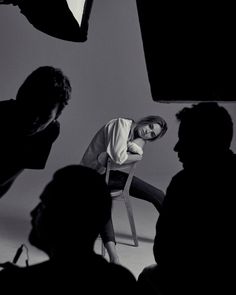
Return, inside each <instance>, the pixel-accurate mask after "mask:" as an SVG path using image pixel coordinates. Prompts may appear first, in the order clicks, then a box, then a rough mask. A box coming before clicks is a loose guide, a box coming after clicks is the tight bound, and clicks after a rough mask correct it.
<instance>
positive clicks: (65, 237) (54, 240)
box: [0, 165, 136, 294]
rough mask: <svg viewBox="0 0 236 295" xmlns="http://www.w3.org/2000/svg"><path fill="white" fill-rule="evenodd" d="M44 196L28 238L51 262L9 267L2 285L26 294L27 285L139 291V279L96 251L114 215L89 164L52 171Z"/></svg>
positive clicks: (54, 289) (71, 290)
mask: <svg viewBox="0 0 236 295" xmlns="http://www.w3.org/2000/svg"><path fill="white" fill-rule="evenodd" d="M40 199H41V201H40V203H39V204H38V205H37V206H36V208H35V209H34V210H33V211H32V212H31V216H32V221H31V223H32V230H31V232H30V235H29V241H30V243H31V244H32V245H34V246H36V247H37V248H39V249H40V250H42V251H44V252H45V253H47V254H48V256H49V260H47V261H44V262H42V263H38V264H35V265H32V266H29V267H14V268H6V269H5V270H3V271H2V272H0V282H1V287H5V286H7V283H10V282H12V284H9V288H8V291H9V293H10V294H13V293H11V291H15V290H17V291H18V293H21V292H22V294H23V293H24V294H25V292H27V291H29V290H27V285H28V284H30V285H31V286H35V289H31V290H30V291H31V292H32V294H35V292H36V293H37V294H38V293H40V294H43V292H45V291H46V292H47V293H48V292H49V293H50V291H51V292H52V293H51V294H55V293H57V292H59V291H60V292H63V291H64V292H65V291H66V293H63V294H77V293H78V294H80V293H81V294H95V293H98V294H100V293H102V294H110V292H111V289H110V287H112V289H113V288H114V290H112V293H115V294H118V293H119V294H121V291H122V290H123V291H124V290H125V291H128V292H130V294H131V291H132V290H133V291H135V287H136V281H135V278H134V276H133V275H132V274H131V273H130V272H129V271H128V270H127V269H125V268H124V267H122V266H120V265H116V264H113V263H108V262H107V261H106V260H105V259H104V258H103V257H102V256H101V255H97V254H95V252H94V250H93V247H94V242H95V240H96V238H97V237H98V234H99V232H100V231H101V228H102V227H103V226H104V224H105V223H106V222H107V220H108V219H109V218H110V215H111V198H110V195H109V191H108V189H107V186H106V184H105V181H104V179H103V177H102V176H101V175H99V174H98V173H97V172H96V171H94V170H92V169H90V168H87V167H82V166H79V165H71V166H67V167H65V168H62V169H60V170H58V171H57V172H56V173H55V174H54V177H53V180H52V181H51V182H50V183H49V184H48V185H47V186H46V188H45V190H44V191H43V193H42V194H41V196H40ZM13 282H14V283H13ZM27 294H28V293H27ZM58 294H59V293H58Z"/></svg>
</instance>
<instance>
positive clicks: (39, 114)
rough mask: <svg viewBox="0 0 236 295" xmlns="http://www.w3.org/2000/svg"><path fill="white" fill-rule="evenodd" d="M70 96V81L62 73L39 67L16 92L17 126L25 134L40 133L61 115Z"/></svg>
mask: <svg viewBox="0 0 236 295" xmlns="http://www.w3.org/2000/svg"><path fill="white" fill-rule="evenodd" d="M70 94H71V86H70V82H69V80H68V78H67V77H66V76H65V75H64V74H63V73H62V71H61V70H59V69H56V68H53V67H50V66H44V67H39V68H38V69H36V70H35V71H33V72H32V73H31V74H30V75H29V76H28V77H27V78H26V80H25V81H24V83H23V84H22V85H21V87H20V88H19V90H18V93H17V96H16V101H17V104H18V107H19V124H21V126H22V128H23V129H24V130H25V132H26V133H28V134H33V133H36V132H38V131H42V130H43V129H45V128H46V127H47V126H48V125H49V124H50V123H51V122H52V121H54V120H56V119H57V118H58V117H59V116H60V114H61V112H62V110H63V109H64V107H65V106H66V105H67V103H68V100H69V99H70Z"/></svg>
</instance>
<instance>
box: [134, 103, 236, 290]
mask: <svg viewBox="0 0 236 295" xmlns="http://www.w3.org/2000/svg"><path fill="white" fill-rule="evenodd" d="M177 118H178V120H179V121H180V126H179V140H178V142H177V144H176V145H175V147H174V150H175V151H176V152H177V153H178V157H179V160H180V161H181V162H182V163H183V167H184V169H183V170H182V171H180V172H179V173H177V174H176V175H175V176H174V177H173V178H172V180H171V182H170V184H169V186H168V188H167V192H166V198H165V200H164V202H163V207H162V211H161V213H160V216H159V219H158V221H157V226H156V236H155V241H154V247H153V252H154V257H155V260H156V262H157V265H156V266H152V267H151V268H149V269H145V270H144V271H143V272H142V273H141V274H140V276H139V279H138V281H139V284H140V286H141V287H142V288H145V286H149V287H150V286H152V287H153V286H154V288H157V290H158V291H159V293H160V294H200V293H210V294H212V293H213V292H216V291H219V292H222V293H223V294H225V293H228V291H229V290H231V292H232V290H233V288H235V287H234V280H233V278H232V267H233V265H234V264H235V258H234V256H235V254H234V252H235V246H236V245H235V239H234V234H233V233H234V224H235V221H236V220H235V219H236V217H235V212H234V211H235V209H234V208H235V195H236V186H235V180H236V177H235V175H236V174H235V172H236V156H235V154H234V153H233V152H232V151H231V150H230V144H231V141H232V136H233V123H232V119H231V117H230V115H229V113H228V112H227V110H226V109H225V108H224V107H222V106H219V105H218V104H217V103H213V102H212V103H210V102H209V103H199V104H196V105H193V106H192V107H189V108H184V109H183V110H181V111H180V112H179V113H178V114H177ZM152 287H151V288H152ZM152 290H153V289H152ZM157 294H158V293H157Z"/></svg>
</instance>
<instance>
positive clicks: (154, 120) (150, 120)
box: [133, 116, 168, 141]
mask: <svg viewBox="0 0 236 295" xmlns="http://www.w3.org/2000/svg"><path fill="white" fill-rule="evenodd" d="M149 124H158V125H160V126H161V132H160V133H159V134H158V135H157V136H156V137H154V138H150V139H148V141H154V140H156V139H157V138H161V137H162V136H163V135H164V134H165V133H166V131H167V129H168V126H167V123H166V121H165V120H164V119H163V118H162V117H160V116H147V117H144V118H142V119H140V120H139V121H137V122H136V126H135V128H134V130H133V134H134V138H137V137H138V128H139V127H141V126H144V125H149Z"/></svg>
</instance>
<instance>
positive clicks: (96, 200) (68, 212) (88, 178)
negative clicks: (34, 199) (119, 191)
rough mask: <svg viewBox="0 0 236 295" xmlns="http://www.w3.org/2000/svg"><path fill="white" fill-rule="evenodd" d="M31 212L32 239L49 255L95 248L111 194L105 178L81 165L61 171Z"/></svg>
mask: <svg viewBox="0 0 236 295" xmlns="http://www.w3.org/2000/svg"><path fill="white" fill-rule="evenodd" d="M40 199H41V201H40V203H39V204H38V205H37V206H36V207H35V209H34V210H33V211H32V212H31V216H32V230H31V232H30V235H29V241H30V243H31V244H32V245H34V246H36V247H37V248H39V249H41V250H43V251H44V252H46V253H47V254H48V255H49V256H50V257H53V256H56V255H57V254H58V255H60V256H61V255H62V252H64V251H66V250H67V252H68V251H71V252H73V249H74V250H75V251H78V250H79V249H81V248H82V249H83V252H84V253H85V252H86V251H92V249H93V245H94V242H95V240H96V238H97V236H98V234H99V233H100V231H101V229H102V228H103V226H104V225H105V223H106V222H107V221H108V219H109V218H110V215H111V197H110V195H109V191H108V188H107V185H106V183H105V181H104V178H103V177H102V176H101V175H99V174H98V173H97V172H96V171H94V170H92V169H90V168H87V167H83V166H80V165H71V166H67V167H65V168H62V169H60V170H58V171H57V172H56V173H55V174H54V177H53V179H52V181H51V182H50V183H49V184H48V185H47V186H46V188H45V189H44V191H43V193H42V194H41V196H40Z"/></svg>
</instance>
